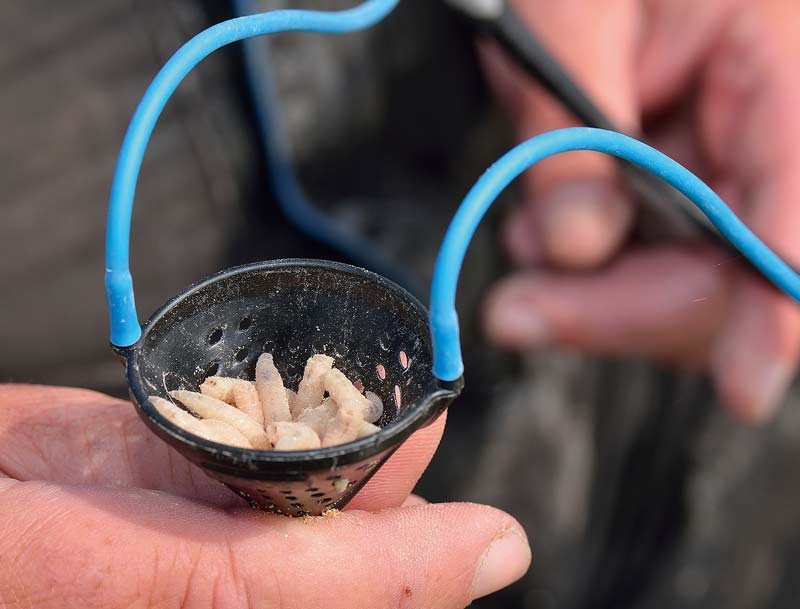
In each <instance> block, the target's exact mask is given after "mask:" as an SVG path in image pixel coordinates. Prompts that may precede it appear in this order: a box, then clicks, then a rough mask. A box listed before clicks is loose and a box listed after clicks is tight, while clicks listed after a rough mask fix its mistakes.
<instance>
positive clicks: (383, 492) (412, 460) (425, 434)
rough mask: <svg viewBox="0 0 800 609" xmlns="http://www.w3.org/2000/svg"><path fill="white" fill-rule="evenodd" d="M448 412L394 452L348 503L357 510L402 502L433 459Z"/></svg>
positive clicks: (392, 505)
mask: <svg viewBox="0 0 800 609" xmlns="http://www.w3.org/2000/svg"><path fill="white" fill-rule="evenodd" d="M446 420H447V414H446V413H445V414H444V415H442V416H440V417H439V418H438V419H437V421H436V422H435V423H433V424H432V425H430V426H428V427H425V428H424V429H421V430H419V431H418V432H416V433H415V434H414V435H413V436H411V438H409V440H408V441H407V442H405V443H404V444H403V445H402V446H401V447H400V448H398V449H397V452H396V453H395V454H394V455H392V457H391V459H389V460H388V461H387V462H386V463H385V464H384V466H383V467H381V468H380V469H379V470H378V472H377V473H376V474H375V476H374V477H373V478H372V480H370V481H369V482H368V483H367V485H366V486H365V487H364V488H363V489H362V490H361V491H360V492H359V493H358V495H356V496H355V498H354V499H353V500H352V501H351V502H350V504H348V508H350V509H357V510H370V511H373V510H380V509H384V508H388V507H397V506H399V505H402V504H403V502H404V501H405V500H406V499H408V496H409V495H410V494H411V491H412V490H413V489H414V487H415V486H416V485H417V482H418V481H419V479H420V477H421V476H422V474H423V472H424V471H425V469H426V468H427V467H428V464H429V463H430V462H431V459H432V458H433V455H434V453H435V452H436V449H437V447H438V446H439V441H440V440H441V439H442V434H443V433H444V426H445V422H446Z"/></svg>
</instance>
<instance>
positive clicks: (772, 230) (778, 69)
mask: <svg viewBox="0 0 800 609" xmlns="http://www.w3.org/2000/svg"><path fill="white" fill-rule="evenodd" d="M798 18H800V9H799V8H798V7H797V5H796V4H793V3H783V2H771V1H770V2H763V3H759V4H758V7H757V8H756V7H755V6H754V5H750V4H747V5H746V9H745V8H744V7H743V8H742V10H740V11H739V13H738V14H737V16H736V18H735V19H734V20H733V21H732V22H731V24H730V26H729V29H728V30H727V31H726V33H725V35H724V37H723V39H722V42H721V43H720V44H719V45H718V46H717V47H716V48H715V49H714V52H713V55H712V56H711V58H710V60H709V64H708V68H707V70H706V72H705V74H704V88H703V93H702V99H701V127H702V133H703V138H704V143H705V146H706V148H707V150H708V151H709V153H710V156H711V157H712V158H713V160H714V161H715V162H716V163H717V165H718V167H719V168H720V171H724V172H725V173H726V174H727V177H728V180H730V181H734V180H735V181H736V183H737V184H739V188H740V190H741V191H742V192H744V193H746V196H745V201H744V206H745V208H746V209H745V210H744V220H745V222H746V223H747V224H748V225H749V226H750V227H751V228H752V229H753V231H754V232H755V233H756V234H757V235H759V236H760V237H761V238H762V239H763V240H764V241H765V242H766V243H767V244H768V245H770V246H771V247H773V248H774V249H775V250H776V251H777V252H779V253H780V254H781V255H783V256H784V257H786V258H787V259H788V260H789V261H791V262H793V263H794V264H795V265H796V264H797V263H798V262H800V244H799V243H798V240H797V231H798V228H800V207H798V205H797V201H798V200H800V172H798V167H800V153H798V151H797V144H796V143H797V141H798V139H800V117H798V115H797V107H798V105H800V83H798V81H797V79H796V73H797V67H798V59H797V58H798V57H800V39H798V37H797V32H796V24H797V20H798ZM798 358H800V308H799V307H798V306H797V305H796V304H793V303H791V302H790V301H789V299H788V298H787V297H786V296H784V295H782V294H780V293H778V292H777V291H776V290H774V289H772V288H771V287H769V286H768V285H767V284H766V283H765V282H763V281H760V280H759V279H756V278H755V277H753V276H752V275H745V274H742V275H741V276H740V278H739V280H738V281H737V284H736V289H735V291H734V294H733V302H732V306H731V310H730V314H729V315H728V316H727V317H726V319H725V322H724V324H723V326H722V328H721V331H720V336H719V340H718V341H717V342H716V344H715V345H714V348H713V357H712V369H713V372H714V376H715V379H716V382H717V387H718V390H719V392H720V394H721V396H722V397H723V399H724V401H725V402H726V403H727V404H728V405H729V406H730V407H731V408H732V409H733V411H734V412H735V413H736V414H737V415H739V416H740V417H741V418H742V419H744V420H747V421H752V422H761V421H764V420H766V419H767V418H768V417H769V416H770V415H771V414H772V413H773V412H774V411H775V409H776V408H777V406H778V405H779V404H780V402H781V401H782V397H783V395H784V394H785V391H786V388H787V387H788V385H789V383H790V381H791V379H792V377H793V376H794V374H795V371H796V369H797V365H798Z"/></svg>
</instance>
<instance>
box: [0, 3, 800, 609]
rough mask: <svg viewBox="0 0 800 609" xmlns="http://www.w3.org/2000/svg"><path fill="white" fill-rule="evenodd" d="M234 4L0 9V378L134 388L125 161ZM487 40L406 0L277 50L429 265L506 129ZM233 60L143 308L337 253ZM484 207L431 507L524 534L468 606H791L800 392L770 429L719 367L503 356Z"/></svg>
mask: <svg viewBox="0 0 800 609" xmlns="http://www.w3.org/2000/svg"><path fill="white" fill-rule="evenodd" d="M278 4H279V3H276V2H269V3H266V2H265V6H267V5H268V6H277V5H278ZM281 4H291V5H294V3H290V2H283V3H281ZM344 4H347V3H343V2H339V1H338V0H336V1H334V0H329V1H325V2H323V1H318V2H312V1H311V0H309V1H308V2H304V3H303V5H304V6H309V7H317V6H318V7H323V8H324V7H340V6H343V5H344ZM225 5H226V3H223V2H214V1H209V2H205V3H199V2H194V1H192V0H168V1H158V0H73V1H72V2H69V3H53V2H46V1H45V0H26V1H25V2H6V3H4V5H3V7H2V11H3V12H2V19H0V36H2V39H3V40H4V44H3V45H2V47H0V84H2V86H0V121H2V132H3V137H2V138H0V161H2V162H0V184H2V185H3V189H2V195H1V198H0V204H1V205H2V207H3V211H4V216H3V218H4V221H3V222H2V223H0V242H1V243H2V244H3V252H4V254H5V255H4V256H2V257H0V279H2V282H3V290H2V292H1V293H2V296H0V315H2V317H1V319H2V320H3V321H2V323H0V345H2V350H1V351H0V379H2V380H15V381H35V382H44V383H52V384H66V385H79V386H88V387H93V388H97V389H101V390H103V391H108V392H111V393H114V394H118V395H121V394H123V393H124V384H123V376H122V369H121V368H120V366H119V364H118V363H117V362H116V361H115V360H114V359H113V358H112V356H111V354H110V351H109V349H108V346H107V338H106V333H107V321H106V312H105V303H104V296H103V292H102V279H103V233H104V221H105V212H106V203H107V196H108V190H109V187H110V182H111V177H112V172H113V165H114V161H115V158H116V154H117V151H118V147H119V145H120V143H121V140H122V136H123V132H124V129H125V126H126V124H127V121H128V120H129V118H130V116H131V114H132V112H133V109H134V107H135V105H136V103H137V102H138V99H139V98H140V96H141V94H142V93H143V91H144V89H145V87H146V86H147V84H148V82H149V80H150V79H151V78H152V76H153V75H154V74H155V72H156V71H157V69H158V68H159V66H160V65H161V64H162V63H163V61H164V60H165V59H166V57H167V56H168V55H169V54H170V53H171V52H172V51H173V50H174V49H175V48H176V47H177V46H178V45H179V44H180V43H181V42H182V41H184V40H185V39H187V38H188V37H189V36H190V35H191V34H192V33H194V32H196V31H198V30H199V29H201V28H202V27H204V25H206V24H207V23H209V22H210V21H213V20H215V19H220V18H223V17H224V13H225V10H226V8H225ZM33 24H35V25H36V27H33ZM469 49H470V40H469V39H468V37H466V36H465V35H464V33H463V32H461V31H460V29H459V28H458V27H457V26H455V25H454V24H453V22H452V21H451V20H450V19H448V16H447V15H446V14H445V13H444V12H443V11H442V10H441V8H440V7H439V6H438V4H436V3H431V2H427V0H417V1H416V2H415V1H412V0H408V1H406V2H403V3H402V4H401V8H400V10H399V11H398V12H397V13H396V14H395V15H393V16H392V18H391V19H390V20H389V22H387V23H386V24H383V25H381V26H380V27H379V28H378V29H377V30H374V31H371V32H367V33H363V34H357V35H353V36H348V37H343V38H330V39H328V38H321V37H315V36H307V35H288V36H281V37H279V38H277V39H275V41H274V42H273V43H272V52H273V60H274V71H275V74H276V76H277V78H278V82H279V91H280V95H281V99H282V103H283V105H284V107H285V114H286V122H287V125H288V127H289V129H290V133H291V136H292V142H293V145H294V148H295V151H296V154H297V158H298V161H299V162H300V163H301V168H302V172H301V173H302V178H303V181H304V183H305V184H306V185H307V188H308V190H309V192H310V194H311V195H312V197H313V198H314V200H316V201H317V202H318V203H319V204H320V205H322V206H324V207H326V208H329V209H331V210H332V211H333V212H334V213H336V214H337V215H338V216H339V217H341V218H343V219H346V221H348V222H351V223H354V224H355V225H357V226H359V227H361V228H362V230H364V231H365V232H366V233H367V234H369V235H371V236H372V237H373V238H375V239H376V240H378V241H379V242H380V243H381V244H382V245H383V246H384V247H385V248H386V249H387V250H388V251H390V252H392V253H393V254H394V255H396V256H398V257H401V258H402V259H403V260H404V261H405V262H406V263H407V264H408V265H409V266H410V267H413V268H414V269H415V270H416V271H417V272H418V273H419V274H420V275H421V276H422V277H423V279H425V280H427V279H428V276H429V274H430V269H431V266H432V262H433V255H434V253H435V248H436V246H437V244H438V240H439V239H440V237H441V234H442V232H443V230H444V227H445V224H446V222H447V219H448V217H449V215H450V213H451V212H452V210H453V209H454V206H455V205H456V203H457V201H458V200H459V198H460V197H461V196H462V195H463V193H464V192H465V191H466V189H467V188H468V187H469V185H470V184H471V182H472V181H473V180H474V179H475V178H476V177H477V176H478V175H479V173H480V171H481V170H482V169H483V168H485V166H486V165H488V163H489V162H491V160H493V159H494V158H495V157H496V156H497V155H498V154H499V153H500V152H501V151H502V150H503V149H504V148H505V147H506V146H507V145H508V144H509V143H510V140H509V139H508V138H507V137H506V132H505V128H504V124H503V122H502V121H501V120H498V116H497V114H496V112H495V111H494V110H493V109H492V108H491V107H490V106H489V105H488V104H487V100H486V96H485V92H484V91H483V88H482V86H481V83H480V81H479V79H478V75H477V69H476V66H475V65H474V62H473V58H472V57H471V54H470V50H469ZM238 70H239V68H238V58H237V55H236V53H235V52H234V51H232V50H229V51H227V52H223V53H220V54H218V55H215V56H214V57H212V58H211V59H210V60H208V61H207V62H206V63H204V64H203V65H202V67H201V69H200V70H199V71H197V72H196V73H193V75H192V76H191V77H190V78H189V79H188V80H187V82H186V83H185V84H184V85H183V86H182V87H181V89H180V90H179V91H178V93H177V95H176V97H175V98H174V100H173V102H172V103H171V104H170V106H169V107H168V109H167V111H166V113H165V114H164V116H163V118H162V119H161V121H160V122H159V125H158V127H157V130H156V135H155V137H154V139H153V142H152V144H151V146H150V149H149V152H148V156H147V159H146V161H145V165H144V168H143V172H142V179H141V181H140V186H139V191H138V194H137V201H136V210H135V216H134V228H133V239H132V241H133V244H134V245H133V251H132V260H133V271H134V277H135V280H136V289H137V298H138V304H139V308H140V311H141V312H142V314H143V315H146V314H149V313H150V312H151V311H153V310H155V308H156V307H158V306H159V305H160V304H161V303H162V302H164V301H165V300H166V299H167V298H169V297H170V296H172V295H173V294H176V293H177V292H179V291H180V290H182V289H183V288H184V287H185V286H187V285H188V284H189V283H190V282H191V281H193V280H195V279H197V278H199V277H201V276H203V275H205V274H207V273H210V272H213V271H216V270H218V269H220V268H223V267H226V266H230V265H233V264H237V263H241V262H247V261H250V260H257V259H263V258H273V257H283V256H298V255H303V256H323V257H329V256H334V255H335V253H334V252H328V251H326V250H325V249H324V248H320V247H319V246H318V245H316V244H314V243H310V242H308V241H306V240H305V239H304V238H303V237H302V236H301V235H298V234H297V233H295V232H294V231H293V230H292V229H291V227H289V226H287V225H286V224H285V222H283V221H282V219H281V218H280V215H279V214H278V213H277V211H276V209H275V206H274V203H273V202H272V201H271V199H270V197H269V194H268V188H267V185H266V182H265V179H264V177H263V174H264V172H263V168H262V167H261V166H260V162H261V160H260V156H259V148H258V144H257V142H256V141H255V139H254V130H253V126H252V122H251V117H250V115H249V114H248V112H249V110H248V105H247V103H246V100H245V96H244V92H243V88H242V86H241V81H240V76H241V75H240V74H239V72H238ZM507 198H508V199H513V193H510V194H509V195H508V197H507ZM492 222H493V218H490V221H489V222H488V223H487V225H486V226H485V227H484V228H483V229H482V232H481V234H480V235H479V237H478V239H477V240H476V242H475V244H474V245H473V247H472V249H471V251H470V255H469V259H468V261H467V268H466V270H465V273H464V278H465V281H464V285H463V288H462V293H461V295H460V299H459V302H460V306H461V310H462V315H463V318H464V324H463V325H464V330H465V334H466V335H467V344H468V345H469V347H470V348H469V352H468V353H467V383H468V386H467V390H466V392H465V395H464V397H463V399H461V400H459V402H457V403H456V404H455V405H454V407H453V408H452V410H451V413H450V420H449V426H448V431H447V432H446V435H445V440H444V443H443V445H442V448H441V450H440V453H439V455H438V456H437V457H436V459H435V460H434V463H433V465H432V467H431V468H430V470H429V471H428V473H427V474H426V476H425V477H424V478H423V480H422V482H421V485H420V491H421V492H422V493H423V494H424V495H427V496H428V497H430V498H432V499H435V500H471V501H481V502H486V503H491V504H493V505H497V506H500V507H502V508H504V509H507V510H508V511H510V512H511V513H512V514H514V515H515V516H516V517H517V518H519V519H520V520H521V521H522V522H523V524H524V525H525V526H526V529H527V531H528V532H529V534H530V536H531V541H532V544H533V552H534V562H533V567H532V570H531V572H530V574H529V575H528V576H527V577H526V579H525V580H524V581H523V582H521V583H520V584H517V585H516V586H514V587H513V588H512V589H510V590H509V591H506V592H503V593H500V594H498V595H495V596H494V597H491V598H488V599H484V600H482V601H479V602H478V603H476V605H475V606H477V607H479V608H482V609H490V608H494V607H525V608H534V609H550V608H556V607H558V608H567V609H573V608H574V609H579V608H580V609H589V608H591V609H604V608H605V607H609V608H610V607H615V608H619V609H623V608H626V607H632V608H634V607H635V608H640V609H667V608H674V607H690V608H694V607H697V608H704V609H706V608H708V609H716V608H726V609H762V608H763V609H766V608H784V607H785V608H789V607H795V606H796V599H797V596H798V590H797V587H798V584H797V583H796V580H795V579H794V577H795V576H796V574H797V573H798V571H800V551H799V549H800V539H798V531H799V530H800V527H799V526H798V525H799V524H800V491H798V490H796V489H798V488H800V484H798V482H800V481H798V480H796V479H795V478H797V477H798V474H797V473H796V471H795V470H796V468H795V467H794V465H795V463H796V462H797V460H798V457H800V410H799V409H798V406H800V405H798V404H797V403H796V402H797V398H796V397H792V398H791V400H790V403H789V404H787V406H786V407H785V408H784V409H783V410H782V411H781V415H780V417H779V418H778V420H777V421H776V422H775V423H774V424H772V425H771V426H769V427H768V428H766V429H763V430H749V429H743V428H741V427H739V426H737V425H735V424H734V423H732V422H731V420H730V419H729V418H728V417H727V415H725V414H724V413H723V412H721V411H720V409H719V408H718V407H717V406H716V405H715V404H714V403H713V399H712V398H711V395H710V392H709V390H708V387H707V384H706V381H705V380H704V379H701V378H693V377H683V376H680V375H675V374H672V373H670V372H666V371H663V370H660V369H656V368H653V367H651V366H648V365H646V364H644V363H642V362H635V361H622V362H601V361H597V360H590V359H588V358H583V357H580V356H577V355H573V354H562V353H543V354H538V355H533V356H530V357H527V358H525V359H524V361H521V362H520V361H516V360H515V359H514V358H511V357H508V356H507V355H502V354H498V353H495V352H494V351H492V350H490V349H488V348H486V347H485V346H484V345H482V344H481V342H480V334H479V332H477V329H476V328H477V319H476V312H477V310H478V307H479V302H480V294H481V293H482V292H483V291H484V290H485V288H486V286H487V285H489V283H490V282H491V280H492V279H493V278H495V277H497V276H498V275H499V274H501V273H502V272H503V271H504V268H503V263H502V259H501V256H500V253H499V251H498V249H497V246H496V242H495V241H494V238H493V235H494V228H493V226H492ZM0 407H2V405H0Z"/></svg>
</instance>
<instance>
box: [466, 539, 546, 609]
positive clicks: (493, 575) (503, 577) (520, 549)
mask: <svg viewBox="0 0 800 609" xmlns="http://www.w3.org/2000/svg"><path fill="white" fill-rule="evenodd" d="M530 564H531V549H530V546H528V541H527V539H525V535H524V534H523V533H522V532H521V531H519V530H517V529H508V530H506V531H503V532H502V533H500V535H498V536H497V537H495V539H494V540H493V541H492V543H491V544H489V547H488V548H487V549H486V551H485V552H484V553H483V556H482V557H481V561H480V563H479V564H478V570H477V571H476V572H475V579H474V581H473V582H472V589H471V593H470V602H472V601H474V600H475V599H478V598H481V597H484V596H486V595H487V594H491V593H492V592H497V591H498V590H502V589H503V588H505V587H506V586H508V585H510V584H513V583H514V582H515V581H517V580H518V579H519V578H520V577H522V576H523V575H525V572H526V571H527V570H528V567H529V566H530Z"/></svg>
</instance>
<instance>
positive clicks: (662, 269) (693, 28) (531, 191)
mask: <svg viewBox="0 0 800 609" xmlns="http://www.w3.org/2000/svg"><path fill="white" fill-rule="evenodd" d="M514 6H515V7H516V9H517V12H518V13H519V14H520V15H521V16H522V17H523V18H524V19H526V20H527V21H528V23H530V24H531V26H532V27H533V29H534V30H535V32H536V33H537V35H538V36H539V37H541V38H542V40H543V41H544V43H545V44H546V45H547V46H548V47H549V48H550V49H551V50H552V51H553V52H554V53H555V54H556V55H557V56H558V57H559V58H560V60H561V61H562V62H563V63H564V64H565V65H566V67H567V69H568V70H569V71H570V72H571V73H572V75H573V76H574V77H575V78H576V80H577V81H578V82H579V83H580V84H581V85H582V86H583V87H584V88H585V89H586V90H587V91H588V92H589V94H590V96H591V97H592V98H593V99H594V100H595V101H596V103H598V105H599V106H600V107H601V108H602V109H603V111H604V112H605V113H606V114H607V115H608V116H609V117H610V118H611V119H612V120H613V121H614V122H615V123H616V124H618V125H620V126H621V128H623V129H624V130H626V131H628V132H632V133H644V134H645V137H646V138H647V139H648V141H649V142H650V143H652V144H653V145H654V146H656V147H657V148H659V149H660V150H662V151H664V152H665V153H667V154H669V155H670V156H672V157H673V158H676V159H677V160H678V161H680V162H682V163H683V164H684V165H687V166H688V167H689V168H690V169H692V170H693V171H694V172H695V173H697V174H698V175H700V176H701V177H702V178H703V179H705V180H706V181H707V182H708V183H709V184H710V185H711V186H712V187H713V188H714V189H715V190H716V191H717V192H719V193H720V194H721V196H722V197H723V199H725V201H726V202H727V203H728V204H730V205H731V206H732V207H733V208H734V210H735V211H736V213H737V214H739V216H740V217H741V218H742V219H743V221H744V222H745V223H746V224H748V225H749V226H750V227H751V228H752V230H753V231H754V232H755V233H756V234H757V235H759V236H760V237H761V238H762V239H763V240H764V241H765V242H766V243H767V244H768V245H770V246H771V247H773V248H774V249H775V250H776V251H778V252H779V253H780V254H781V255H783V256H786V257H788V259H789V260H790V261H791V262H794V263H797V262H798V261H800V241H798V239H797V233H798V231H800V203H798V202H799V201H800V147H798V146H797V145H796V142H797V141H798V140H800V113H799V112H798V111H797V108H798V107H800V80H798V79H797V73H798V70H800V36H798V34H797V32H798V25H800V5H798V4H797V3H796V2H783V1H781V0H764V1H763V2H741V1H738V0H708V1H707V2H694V1H693V0H612V1H611V2H595V1H593V0H566V1H563V2H545V1H543V0H537V1H533V0H518V1H517V2H515V3H514ZM481 51H482V53H481V55H482V58H483V61H484V67H485V71H486V74H487V76H488V78H489V80H490V82H491V84H492V85H493V88H494V90H495V91H496V92H497V94H498V96H499V99H500V100H501V103H503V104H504V106H505V107H506V108H507V109H508V110H509V112H510V113H511V116H512V118H513V120H514V122H515V125H516V128H517V133H518V135H519V137H520V139H527V138H529V137H532V136H534V135H536V134H538V133H541V132H544V131H548V130H551V129H556V128H561V127H566V126H571V125H573V124H574V123H573V119H572V118H571V117H570V116H569V115H568V114H567V113H566V111H565V110H563V109H562V108H561V107H560V106H558V105H557V104H556V103H555V102H554V101H553V100H552V99H551V98H549V97H548V96H547V95H546V94H545V92H544V91H543V90H542V89H541V88H540V87H538V86H537V85H536V84H535V83H533V82H531V80H530V79H529V78H528V77H527V76H525V75H524V74H522V73H521V72H520V71H519V70H518V69H517V68H516V67H515V66H514V65H512V64H511V63H510V62H509V61H508V60H507V58H506V57H505V56H504V55H503V54H502V53H501V52H500V51H499V50H498V49H497V48H496V47H494V46H493V45H490V44H486V43H484V44H482V45H481ZM523 196H524V200H523V202H522V204H521V205H520V206H519V207H518V208H517V209H515V210H514V211H513V212H512V213H511V214H510V216H509V218H508V220H507V223H506V225H505V229H504V233H503V237H504V242H505V245H506V246H507V249H508V251H509V252H510V255H511V257H512V259H513V260H514V261H515V262H516V263H518V264H520V265H522V266H533V265H536V264H539V263H543V262H546V263H550V266H549V268H548V269H546V270H537V271H536V272H535V273H534V272H531V271H525V272H521V273H519V274H517V275H515V276H513V277H511V278H508V279H506V280H504V281H502V282H501V283H500V284H499V285H497V286H496V287H495V288H494V290H493V291H492V293H491V294H490V296H489V297H488V299H487V303H486V308H485V321H486V328H487V333H488V335H489V337H490V338H491V339H492V340H494V341H495V342H497V343H498V344H500V345H503V346H507V347H511V348H517V349H529V348H534V347H540V346H544V345H548V344H557V345H564V346H568V347H574V348H578V349H581V350H585V351H588V352H591V353H597V354H606V355H621V354H637V355H643V356H650V357H655V358H658V359H661V360H664V361H668V362H672V363H677V364H680V365H688V366H697V365H707V366H708V367H709V369H710V372H711V374H712V376H713V378H714V380H715V384H716V387H717V391H718V394H719V395H720V397H721V399H722V401H723V402H724V403H725V404H727V405H728V406H729V407H730V408H731V409H732V411H733V412H734V413H735V414H737V415H738V416H739V417H740V418H741V419H743V420H746V421H751V422H758V421H763V420H765V419H766V418H768V417H769V415H770V414H772V412H773V411H774V410H775V408H776V407H777V405H778V404H779V402H780V401H781V398H782V396H783V394H784V393H785V391H786V388H787V386H788V384H789V383H790V381H791V379H792V377H793V375H794V373H795V370H796V368H797V363H798V357H800V309H799V308H798V307H797V306H796V305H794V304H793V303H791V302H790V301H789V299H788V298H787V297H785V296H783V295H782V294H780V293H778V292H777V291H776V290H774V289H773V288H772V287H771V286H769V285H767V283H766V282H765V281H764V280H763V279H761V278H759V277H756V276H755V274H754V273H752V272H750V271H749V270H745V269H743V268H742V267H741V265H739V264H737V261H736V259H735V257H732V256H725V255H723V254H722V253H720V252H716V251H712V250H711V249H710V248H709V247H701V246H692V247H690V246H688V245H679V244H674V245H663V244H662V245H659V246H652V247H649V248H647V247H636V248H631V247H628V248H626V247H623V246H624V244H625V240H626V237H627V234H628V231H629V229H630V226H631V221H632V216H633V213H632V203H631V201H630V199H629V197H628V196H627V194H626V192H625V190H624V188H623V186H622V185H621V183H620V180H619V177H618V175H617V172H616V169H615V165H614V163H613V161H612V160H611V159H610V158H608V157H602V156H600V155H598V154H595V153H589V152H586V153H571V154H569V155H561V156H558V157H554V158H551V159H548V160H547V161H544V162H542V163H540V164H539V165H538V166H537V167H535V168H533V169H532V170H531V171H530V172H528V173H527V174H526V175H525V177H524V178H523ZM559 269H560V270H559ZM567 271H571V272H567ZM575 271H578V272H575Z"/></svg>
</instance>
